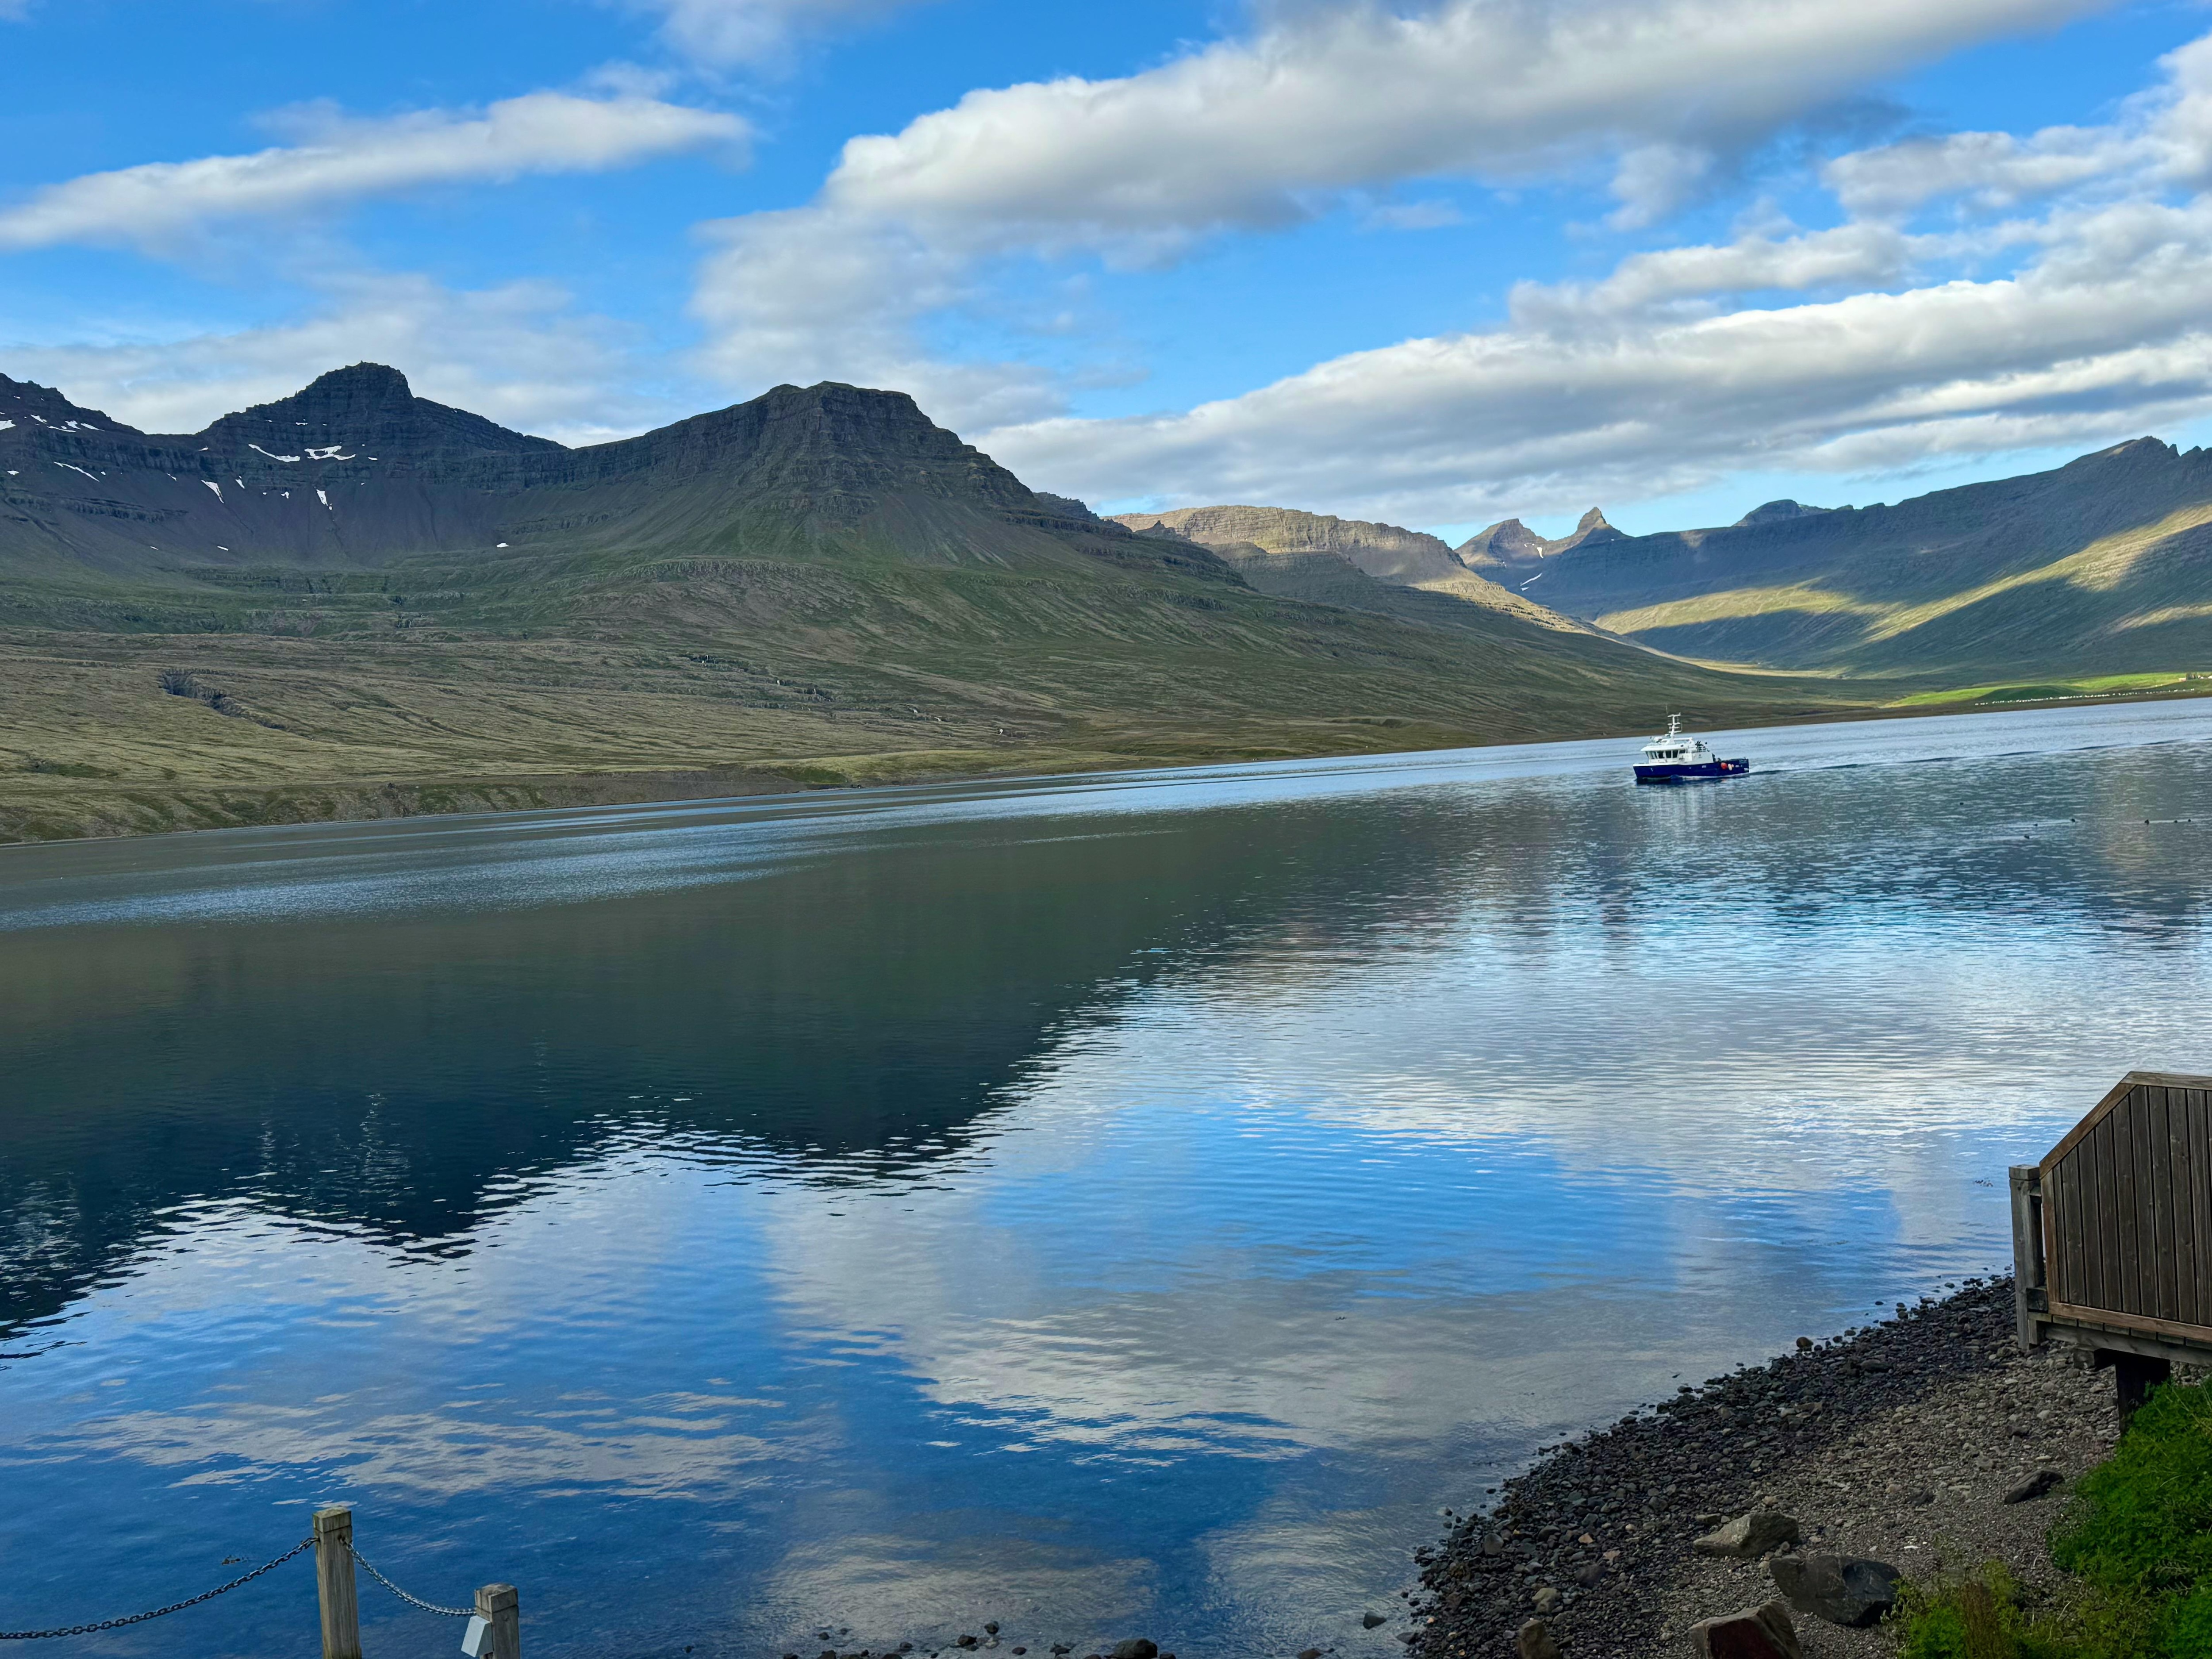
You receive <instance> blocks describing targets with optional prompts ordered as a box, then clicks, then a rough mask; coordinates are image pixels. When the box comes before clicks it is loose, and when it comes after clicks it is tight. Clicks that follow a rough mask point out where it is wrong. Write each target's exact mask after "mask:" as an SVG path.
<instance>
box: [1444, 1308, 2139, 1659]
mask: <svg viewBox="0 0 2212 1659" xmlns="http://www.w3.org/2000/svg"><path fill="white" fill-rule="evenodd" d="M2116 1431H2117V1422H2116V1419H2115V1414H2114V1407H2113V1399H2112V1379H2111V1377H2110V1376H2109V1375H2108V1374H2106V1373H2100V1372H2091V1371H2087V1370H2082V1369H2080V1368H2078V1367H2077V1366H2076V1365H2075V1364H2074V1363H2073V1362H2072V1361H2071V1360H2070V1359H2069V1358H2067V1357H2066V1356H2065V1355H2064V1354H2063V1353H2056V1352H2037V1353H2034V1354H2023V1353H2022V1352H2020V1350H2019V1347H2018V1346H2017V1345H2016V1343H2015V1340H2014V1337H2013V1307H2012V1285H2011V1281H2010V1280H2009V1279H1990V1280H1968V1281H1966V1284H1965V1285H1964V1286H1963V1287H1962V1288H1961V1289H1960V1291H1958V1292H1957V1293H1956V1294H1955V1295H1953V1296H1950V1297H1946V1298H1943V1299H1941V1300H1923V1302H1922V1303H1921V1304H1919V1305H1917V1306H1916V1307H1911V1308H1905V1307H1904V1306H1902V1304H1900V1306H1899V1313H1898V1316H1896V1317H1895V1318H1893V1319H1890V1320H1887V1321H1885V1322H1882V1323H1881V1324H1879V1325H1876V1326H1874V1327H1872V1328H1868V1329H1865V1330H1862V1331H1858V1332H1856V1333H1851V1334H1846V1335H1844V1336H1843V1337H1840V1338H1836V1339H1833V1340H1827V1341H1823V1342H1818V1343H1809V1344H1808V1343H1807V1342H1806V1340H1805V1339H1802V1338H1801V1339H1799V1347H1798V1350H1797V1351H1796V1352H1792V1353H1790V1354H1787V1355H1785V1356H1784V1357H1783V1358H1779V1359H1776V1360H1774V1361H1772V1362H1771V1363H1770V1364H1765V1365H1763V1366H1754V1367H1750V1368H1747V1369H1746V1370H1742V1371H1739V1372H1736V1373H1735V1374H1733V1375H1731V1376H1728V1377H1726V1378H1723V1379H1716V1380H1715V1381H1713V1382H1711V1383H1707V1384H1706V1385H1705V1386H1704V1387H1703V1388H1700V1389H1694V1390H1689V1391H1686V1392H1684V1393H1682V1394H1680V1395H1677V1396H1676V1397H1675V1399H1674V1400H1672V1401H1668V1402H1666V1403H1665V1404H1664V1405H1662V1406H1660V1407H1656V1409H1650V1410H1645V1411H1642V1412H1639V1413H1636V1414H1634V1415H1632V1416H1631V1417H1628V1418H1626V1419H1622V1420H1621V1421H1620V1422H1619V1423H1617V1424H1615V1425H1613V1426H1612V1427H1610V1428H1607V1429H1602V1430H1598V1431H1594V1432H1592V1433H1590V1434H1589V1435H1587V1436H1585V1437H1583V1438H1581V1439H1579V1440H1577V1441H1574V1442H1572V1443H1569V1444H1567V1445H1565V1446H1563V1447H1560V1448H1559V1449H1555V1450H1553V1451H1552V1452H1551V1453H1549V1454H1548V1455H1545V1456H1544V1457H1542V1458H1541V1460H1540V1461H1539V1462H1537V1463H1536V1465H1535V1466H1534V1468H1531V1469H1529V1470H1528V1472H1527V1473H1525V1474H1522V1475H1520V1476H1518V1477H1516V1478H1515V1479H1514V1480H1510V1481H1508V1482H1506V1483H1505V1485H1504V1486H1503V1487H1502V1488H1501V1489H1500V1491H1499V1492H1498V1496H1497V1498H1495V1500H1494V1501H1492V1504H1491V1506H1490V1507H1489V1508H1488V1509H1486V1510H1483V1511H1481V1512H1480V1513H1478V1514H1474V1515H1471V1516H1468V1518H1466V1519H1464V1520H1460V1521H1457V1522H1455V1524H1454V1525H1453V1527H1452V1528H1451V1530H1450V1531H1449V1534H1447V1536H1446V1537H1445V1538H1444V1539H1443V1541H1441V1542H1440V1543H1439V1544H1438V1545H1437V1546H1436V1547H1433V1548H1431V1549H1427V1550H1424V1551H1422V1552H1420V1553H1419V1556H1418V1557H1417V1561H1418V1563H1419V1565H1420V1567H1421V1569H1422V1571H1421V1581H1420V1582H1421V1588H1420V1589H1419V1591H1418V1592H1417V1593H1416V1594H1415V1595H1414V1596H1413V1613H1414V1615H1415V1622H1414V1627H1413V1631H1412V1632H1409V1633H1408V1635H1407V1638H1406V1639H1407V1642H1408V1644H1409V1645H1410V1647H1411V1650H1412V1651H1413V1653H1414V1654H1416V1655H1419V1656H1422V1659H1490V1656H1501V1655H1510V1654H1512V1653H1514V1652H1515V1650H1516V1648H1515V1639H1516V1632H1517V1631H1518V1629H1519V1628H1520V1626H1521V1625H1522V1622H1523V1621H1524V1620H1528V1619H1529V1618H1530V1617H1531V1616H1533V1615H1534V1614H1536V1613H1539V1612H1540V1611H1541V1610H1542V1608H1544V1607H1553V1608H1554V1609H1555V1610H1554V1611H1552V1612H1551V1613H1548V1615H1547V1622H1548V1623H1549V1626H1550V1628H1551V1632H1552V1634H1553V1638H1554V1639H1556V1640H1557V1641H1558V1642H1559V1645H1560V1646H1561V1648H1562V1649H1563V1650H1565V1652H1566V1653H1567V1654H1568V1655H1569V1656H1571V1659H1614V1656H1620V1659H1644V1656H1649V1655H1662V1654H1680V1655H1687V1654H1689V1653H1690V1652H1691V1651H1692V1639H1691V1638H1690V1636H1689V1634H1688V1632H1689V1627H1690V1626H1692V1624H1694V1623H1695V1622H1697V1621H1698V1620H1701V1619H1705V1618H1709V1617H1711V1616H1713V1615H1715V1614H1719V1613H1732V1612H1735V1611H1738V1610H1740V1609H1742V1608H1747V1607H1755V1606H1757V1605H1758V1604H1759V1603H1760V1602H1763V1601H1767V1600H1769V1599H1770V1598H1771V1597H1772V1596H1773V1595H1775V1594H1776V1589H1775V1587H1774V1584H1773V1582H1772V1579H1771V1577H1770V1574H1769V1569H1768V1567H1767V1566H1766V1565H1764V1564H1763V1563H1761V1562H1759V1561H1757V1560H1747V1561H1746V1560H1729V1559H1712V1558H1710V1557H1707V1556H1704V1555H1699V1554H1697V1553H1693V1552H1692V1548H1691V1544H1692V1541H1693V1540H1694V1539H1696V1538H1698V1537H1699V1536H1700V1535H1701V1534H1705V1533H1707V1532H1710V1531H1711V1529H1712V1528H1714V1527H1715V1526H1717V1525H1718V1524H1719V1523H1720V1522H1721V1521H1723V1519H1727V1518H1730V1517H1733V1516H1738V1515H1741V1514H1743V1513H1744V1512H1746V1511H1747V1510H1753V1509H1771V1510H1781V1511H1782V1512H1784V1513H1785V1514H1787V1515H1789V1516H1791V1517H1792V1518H1794V1519H1795V1520H1796V1522H1797V1523H1798V1524H1799V1526H1800V1527H1801V1528H1802V1533H1803V1539H1804V1542H1803V1545H1802V1547H1803V1548H1804V1549H1807V1550H1815V1549H1817V1550H1825V1551H1832V1552H1835V1553H1840V1554H1847V1555H1863V1556H1872V1557H1875V1558H1878V1559H1881V1560H1883V1561H1886V1562H1888V1563H1890V1564H1892V1565H1894V1566H1896V1567H1898V1568H1899V1569H1900V1570H1901V1571H1903V1572H1904V1573H1905V1575H1906V1576H1907V1577H1922V1576H1923V1575H1925V1574H1926V1573H1928V1572H1929V1571H1935V1570H1937V1569H1939V1568H1942V1569H1948V1568H1955V1567H1959V1566H1962V1565H1975V1564H1978V1563H1979V1562H1982V1561H1984V1560H1987V1559H1990V1558H1991V1557H2001V1558H2002V1559H2004V1560H2005V1561H2006V1562H2007V1563H2008V1564H2009V1565H2011V1566H2012V1567H2013V1569H2014V1570H2015V1573H2016V1574H2018V1575H2019V1576H2020V1577H2022V1578H2023V1579H2025V1580H2027V1581H2030V1582H2033V1581H2036V1580H2038V1579H2045V1580H2047V1579H2048V1578H2049V1577H2051V1576H2052V1572H2053V1570H2052V1568H2051V1565H2050V1563H2049V1559H2048V1557H2047V1554H2046V1553H2045V1547H2044V1536H2045V1533H2046V1532H2047V1530H2048V1529H2049V1528H2050V1525H2051V1522H2052V1520H2053V1519H2054V1518H2055V1516H2056V1514H2057V1508H2058V1506H2059V1505H2060V1504H2063V1500H2064V1495H2065V1492H2066V1491H2067V1489H2068V1487H2069V1486H2070V1484H2071V1482H2072V1481H2073V1480H2074V1479H2075V1477H2076V1476H2078V1475H2079V1474H2081V1473H2082V1472H2083V1471H2084V1470H2086V1469H2087V1468H2090V1467H2091V1466H2093V1464H2095V1463H2097V1462H2100V1461H2101V1460H2102V1459H2103V1458H2105V1457H2106V1455H2109V1453H2110V1451H2111V1449H2112V1442H2113V1439H2114V1437H2115V1435H2116ZM2041 1471H2051V1472H2053V1473H2055V1474H2056V1475H2057V1477H2058V1480H2057V1482H2056V1483H2055V1486H2054V1489H2053V1490H2051V1492H2048V1493H2047V1494H2046V1495H2044V1496H2041V1497H2039V1498H2031V1499H2028V1500H2027V1501H2019V1502H2013V1503H2007V1502H2006V1501H2004V1500H2005V1497H2006V1494H2007V1493H2008V1492H2015V1491H2016V1490H2017V1489H2018V1488H2019V1487H2020V1486H2021V1483H2022V1482H2023V1481H2026V1480H2028V1479H2029V1478H2030V1477H2032V1476H2034V1475H2035V1474H2038V1473H2039V1472H2041ZM2044 1484H2045V1485H2053V1483H2051V1482H2050V1481H2048V1480H2046V1481H2045V1483H2044ZM1547 1591H1548V1592H1553V1593H1554V1594H1555V1595H1556V1597H1557V1601H1556V1602H1554V1601H1553V1595H1547ZM1796 1623H1797V1629H1798V1634H1799V1638H1800V1639H1801V1641H1802V1643H1803V1644H1804V1650H1805V1653H1806V1655H1807V1659H1826V1656H1831V1655H1835V1656H1844V1655H1872V1654H1878V1653H1889V1652H1893V1645H1892V1644H1891V1643H1890V1642H1889V1641H1888V1639H1887V1638H1885V1637H1884V1636H1883V1635H1882V1634H1881V1632H1879V1631H1872V1630H1849V1629H1845V1628H1843V1627H1841V1626H1835V1625H1830V1624H1826V1623H1824V1622H1823V1621H1821V1620H1818V1619H1815V1618H1812V1617H1808V1616H1800V1617H1799V1618H1798V1619H1797V1621H1796Z"/></svg>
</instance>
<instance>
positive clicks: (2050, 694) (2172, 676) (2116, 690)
mask: <svg viewBox="0 0 2212 1659" xmlns="http://www.w3.org/2000/svg"><path fill="white" fill-rule="evenodd" d="M2179 690H2197V691H2203V692H2207V693H2212V674H2203V673H2161V674H2091V675H2084V676H2083V677H2081V678H2079V679H2064V680H2034V681H2026V682H2021V683H2018V684H2008V685H1960V686H1954V687H1952V688H1951V689H1950V690H1944V691H1917V692H1915V693H1914V694H1913V695H1912V696H1909V697H1899V699H1898V700H1897V701H1896V702H1893V703H1892V704H1891V705H1890V707H1891V708H1934V707H1936V706H1937V705H1939V704H1943V703H1959V704H1964V705H1976V704H1979V705H1988V704H1991V703H2007V702H2061V701H2063V700H2065V699H2067V698H2070V697H2130V696H2142V695H2143V694H2144V693H2145V692H2151V691H2179Z"/></svg>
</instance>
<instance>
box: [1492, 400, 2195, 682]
mask: <svg viewBox="0 0 2212 1659" xmlns="http://www.w3.org/2000/svg"><path fill="white" fill-rule="evenodd" d="M1528 591H1529V592H1531V593H1532V594H1541V596H1542V598H1543V599H1544V600H1545V601H1546V602H1547V604H1550V605H1553V606H1555V607H1557V608H1559V609H1563V610H1565V611H1569V612H1571V614H1573V615H1576V616H1580V617H1589V618H1590V619H1592V620H1594V621H1595V622H1596V623H1598V624H1599V625H1600V626H1601V627H1604V628H1606V629H1611V630H1613V632H1616V633H1620V634H1625V635H1631V636H1632V637H1635V638H1637V639H1638V640H1641V641H1644V642H1645V643H1647V644H1650V645H1654V646H1657V647H1661V648H1662V649H1665V650H1668V651H1673V652H1677V653H1681V654H1683V655H1685V656H1689V657H1693V658H1698V659H1705V660H1715V661H1734V662H1743V663H1754V664H1759V665H1765V666H1771V667H1779V668H1784V669H1790V670H1796V671H1809V670H1813V669H1820V668H1826V669H1832V670H1834V669H1840V670H1844V671H1849V672H1852V673H1857V674H1862V675H1866V674H1877V675H1903V676H1913V675H1920V676H1942V677H1946V678H1950V679H1952V680H1953V681H1954V682H1955V681H1957V680H1960V679H1972V680H1979V681H1983V682H1994V681H1996V680H1998V679H2000V678H2005V677H2013V678H2043V679H2050V678H2069V677H2076V676H2085V675H2088V676H2095V675H2112V674H2118V673H2160V672H2166V673H2178V672H2180V671H2185V670H2190V669H2197V668H2203V667H2206V666H2208V665H2212V459H2208V458H2206V457H2204V456H2203V455H2202V454H2200V453H2196V452H2192V453H2190V454H2187V455H2181V454H2177V453H2174V452H2173V451H2172V450H2170V449H2168V448H2167V447H2166V446H2164V445H2161V444H2158V443H2155V442H2152V441H2138V442H2135V443H2130V444H2124V445H2120V446H2118V447H2115V448H2114V449H2112V450H2109V451H2106V452H2102V453H2100V454H2098V455H2093V456H2087V457H2084V458H2082V459H2081V460H2078V461H2075V462H2073V463H2071V464H2069V465H2067V466H2065V467H2062V468H2059V469H2057V470H2056V471H2051V472H2048V473H2040V474H2035V475H2031V476H2029V477H2022V478H2015V479H2004V480H1999V481H1996V482H1995V483H1989V484H1979V485H1971V486H1967V487H1966V488H1964V489H1955V490H1946V491H1939V492H1936V494H1934V495H1927V496H1923V497H1919V498H1917V499H1916V500H1913V501H1905V502H1902V503H1899V505H1898V506H1896V507H1875V508H1869V509H1865V510H1863V511H1860V512H1857V513H1850V512H1843V513H1826V514H1820V515H1818V516H1816V517H1813V518H1808V519H1801V520H1791V521H1789V522H1786V523H1778V524H1768V525H1762V526H1740V527H1735V528H1729V529H1723V530H1716V531H1699V532H1682V533H1680V534H1670V535H1662V536H1649V537H1642V538H1630V539H1628V540H1626V541H1622V542H1614V543H1611V544H1605V545H1601V546H1598V547H1594V548H1590V549H1587V550H1577V551H1575V552H1572V553H1569V554H1565V555H1562V556H1559V559H1558V561H1557V562H1556V563H1553V564H1551V565H1549V566H1547V568H1545V570H1544V574H1543V578H1542V581H1541V585H1540V586H1534V587H1531V588H1530V589H1529V590H1528Z"/></svg>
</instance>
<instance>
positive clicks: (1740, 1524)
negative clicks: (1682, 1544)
mask: <svg viewBox="0 0 2212 1659" xmlns="http://www.w3.org/2000/svg"><path fill="white" fill-rule="evenodd" d="M1797 1537H1798V1533H1797V1523H1796V1522H1795V1521H1793V1520H1791V1519H1790V1516H1786V1515H1784V1514H1783V1513H1782V1511H1781V1510H1752V1511H1751V1512H1750V1513H1749V1514H1748V1515H1739V1516H1736V1518H1735V1520H1733V1521H1730V1522H1726V1523H1725V1524H1724V1525H1723V1526H1721V1527H1719V1528H1717V1529H1715V1530H1714V1531H1711V1532H1709V1533H1707V1534H1705V1536H1704V1537H1703V1538H1700V1539H1699V1540H1697V1541H1695V1542H1693V1543H1692V1545H1691V1546H1690V1547H1691V1548H1692V1549H1693V1550H1695V1551H1697V1553H1699V1554H1700V1555H1724V1556H1729V1557H1730V1558H1732V1559H1735V1560H1739V1561H1756V1560H1757V1559H1759V1557H1760V1556H1762V1555H1765V1553H1767V1552H1768V1551H1770V1550H1778V1549H1780V1548H1782V1547H1784V1545H1787V1544H1794V1543H1796V1541H1797Z"/></svg>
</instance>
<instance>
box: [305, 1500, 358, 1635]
mask: <svg viewBox="0 0 2212 1659" xmlns="http://www.w3.org/2000/svg"><path fill="white" fill-rule="evenodd" d="M315 1592H316V1594H317V1595H318V1596H319V1597H320V1598H321V1601H322V1604H323V1659H361V1603H360V1602H359V1601H357V1600H356V1599H355V1596H354V1583H353V1511H352V1510H316V1511H315Z"/></svg>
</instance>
